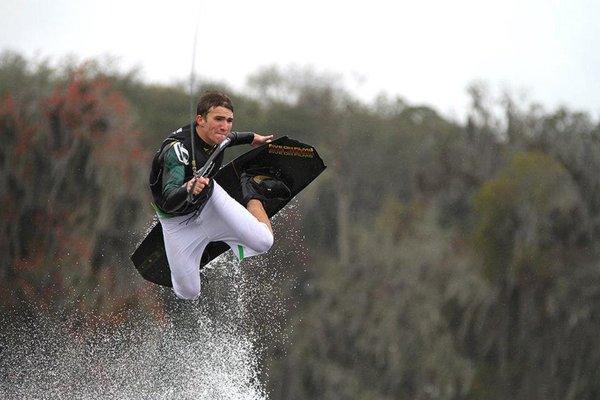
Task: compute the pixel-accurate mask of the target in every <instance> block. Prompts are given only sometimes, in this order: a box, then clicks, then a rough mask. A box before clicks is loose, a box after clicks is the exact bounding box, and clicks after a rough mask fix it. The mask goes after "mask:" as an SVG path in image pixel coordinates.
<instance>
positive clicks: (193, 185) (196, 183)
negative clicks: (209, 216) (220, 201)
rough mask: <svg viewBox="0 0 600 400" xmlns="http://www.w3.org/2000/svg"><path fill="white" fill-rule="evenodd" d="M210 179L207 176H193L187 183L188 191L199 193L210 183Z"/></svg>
mask: <svg viewBox="0 0 600 400" xmlns="http://www.w3.org/2000/svg"><path fill="white" fill-rule="evenodd" d="M208 182H209V179H208V178H205V177H203V176H202V177H199V178H192V179H190V180H189V181H188V183H187V185H186V186H187V187H186V189H187V191H188V193H192V194H193V195H194V196H196V195H199V194H200V192H202V190H203V189H204V188H205V187H206V186H207V185H208Z"/></svg>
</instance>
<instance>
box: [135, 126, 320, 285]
mask: <svg viewBox="0 0 600 400" xmlns="http://www.w3.org/2000/svg"><path fill="white" fill-rule="evenodd" d="M325 168H326V166H325V164H324V163H323V160H322V159H321V157H319V155H318V154H317V150H316V149H315V148H314V147H312V146H310V145H308V144H305V143H302V142H299V141H297V140H294V139H291V138H289V137H287V136H283V137H280V138H278V139H276V140H274V141H272V142H271V143H267V144H264V145H262V146H260V147H257V148H255V149H252V150H250V151H248V152H247V153H244V154H242V155H240V156H239V157H237V158H235V159H234V160H233V161H231V162H229V163H228V164H226V165H225V166H224V167H223V168H221V169H220V170H219V171H218V172H217V174H216V175H215V177H214V179H215V180H216V181H217V182H218V183H219V185H221V187H223V189H225V191H227V193H229V195H230V196H231V197H233V198H234V199H235V200H236V201H237V202H238V203H240V204H242V205H243V203H242V188H241V186H240V176H241V174H242V173H243V172H244V171H246V170H261V169H270V170H275V171H278V172H279V174H280V176H281V178H282V179H283V180H284V182H285V183H286V185H287V186H288V187H289V189H290V191H291V196H290V198H288V199H286V200H270V201H268V202H266V204H265V205H264V206H265V211H266V212H267V215H268V216H269V218H271V217H273V216H274V215H275V214H277V213H278V212H279V211H280V210H281V209H282V208H284V207H285V206H286V204H288V203H289V202H290V200H291V199H293V198H294V197H295V196H296V195H297V194H298V193H300V192H301V191H302V190H303V189H304V188H306V187H307V186H308V185H309V184H310V183H311V182H312V181H313V180H315V179H316V178H317V177H318V176H319V175H320V174H321V172H323V171H324V170H325ZM227 250H229V246H228V245H227V244H225V243H224V242H210V243H209V244H208V246H207V247H206V249H205V250H204V253H203V254H202V259H201V261H200V265H199V266H198V267H199V268H202V267H203V266H204V265H206V264H208V263H209V262H211V261H212V260H214V259H215V258H217V257H218V256H220V255H221V254H223V253H224V252H226V251H227ZM131 261H132V262H133V265H134V266H135V268H136V269H137V270H138V272H139V273H140V274H141V275H142V277H143V278H144V279H146V280H148V281H150V282H152V283H156V284H158V285H162V286H168V287H172V286H173V284H172V282H171V270H170V269H169V263H168V261H167V254H166V252H165V245H164V241H163V234H162V226H161V224H160V221H158V220H157V219H156V220H155V221H154V223H153V225H152V227H151V229H150V231H149V232H148V234H147V235H146V237H145V238H144V239H143V240H142V242H141V243H140V244H139V245H138V246H137V248H136V249H135V251H134V252H133V254H132V255H131Z"/></svg>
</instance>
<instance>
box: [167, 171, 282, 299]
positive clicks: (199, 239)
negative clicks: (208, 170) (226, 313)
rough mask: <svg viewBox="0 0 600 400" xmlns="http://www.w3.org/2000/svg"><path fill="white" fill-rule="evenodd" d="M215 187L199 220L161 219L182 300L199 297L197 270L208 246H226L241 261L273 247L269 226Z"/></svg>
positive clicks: (170, 263)
mask: <svg viewBox="0 0 600 400" xmlns="http://www.w3.org/2000/svg"><path fill="white" fill-rule="evenodd" d="M214 184H215V188H214V190H213V193H212V196H211V197H210V199H209V200H208V202H207V203H206V205H205V206H204V209H203V210H202V212H201V213H200V214H199V215H198V216H196V217H194V218H192V219H190V216H189V215H183V216H178V217H173V218H160V223H161V224H162V228H163V237H164V241H165V249H166V252H167V259H168V260H169V267H170V268H171V280H172V282H173V291H174V292H175V294H176V295H177V297H179V298H182V299H189V300H193V299H197V298H198V297H199V296H200V273H199V270H198V266H199V265H200V258H201V257H202V253H203V252H204V249H205V248H206V246H207V245H208V243H210V242H217V241H222V242H225V243H227V244H228V245H229V247H230V248H231V249H232V250H233V252H234V254H235V255H236V256H237V257H238V258H239V259H243V258H244V257H249V256H253V255H256V254H260V253H264V252H266V251H268V250H269V249H270V248H271V246H272V245H273V234H272V233H271V231H270V230H269V228H268V227H267V225H265V224H264V223H262V222H259V221H258V220H257V219H256V218H255V217H254V216H253V215H252V214H250V212H249V211H248V210H246V209H245V208H244V207H243V206H242V205H241V204H239V203H238V202H237V201H235V200H234V199H233V198H232V197H231V196H229V195H228V194H227V192H225V190H224V189H223V188H222V187H221V186H219V184H217V182H215V183H214ZM188 220H189V221H188Z"/></svg>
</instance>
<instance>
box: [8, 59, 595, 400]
mask: <svg viewBox="0 0 600 400" xmlns="http://www.w3.org/2000/svg"><path fill="white" fill-rule="evenodd" d="M207 88H220V89H223V90H225V91H227V92H229V93H230V94H231V95H232V97H233V99H234V104H235V106H236V110H235V116H236V122H235V124H236V128H237V129H239V130H254V131H257V132H265V133H268V132H275V133H280V134H287V135H289V136H291V137H294V138H297V139H299V140H303V141H306V142H308V143H310V144H313V145H315V147H316V148H317V149H318V151H319V153H320V155H321V156H322V157H323V159H324V160H325V162H326V164H328V167H329V168H328V169H327V171H326V172H325V173H324V174H323V175H322V176H321V177H319V179H318V180H317V181H316V182H315V183H314V184H313V185H312V186H311V187H309V189H307V191H306V193H303V194H302V195H301V196H300V199H299V202H298V207H297V208H296V209H295V210H294V211H291V212H292V213H293V218H288V219H286V220H285V225H284V226H282V225H283V224H280V225H279V226H276V229H277V231H276V237H277V238H278V240H277V244H276V249H277V251H274V252H272V253H273V254H270V255H267V256H266V257H265V259H266V265H267V266H268V267H266V268H269V269H270V270H271V271H276V272H277V274H276V275H277V287H278V289H277V290H272V286H273V282H272V281H271V280H270V279H272V278H270V277H268V276H266V275H265V272H264V268H265V267H263V268H253V267H252V262H251V264H250V267H248V268H247V271H246V273H247V274H249V275H250V277H251V279H252V280H253V281H254V282H256V285H257V286H258V287H264V288H265V290H264V292H263V297H261V298H259V299H252V300H251V301H255V302H256V303H257V304H255V305H254V306H255V307H256V309H258V310H259V309H260V307H261V302H262V303H264V302H278V304H281V307H280V311H279V312H278V313H276V315H271V314H268V315H267V314H265V315H261V313H260V312H257V313H255V314H256V315H255V316H254V317H253V321H252V323H253V324H255V328H256V329H258V330H261V329H262V330H263V331H264V330H265V329H267V328H265V324H266V323H269V324H275V325H277V326H279V327H280V331H278V333H277V338H272V337H269V339H268V340H267V339H265V340H264V343H263V347H262V348H263V351H262V354H261V357H262V361H263V364H264V365H265V371H266V373H265V376H264V378H265V380H266V382H267V388H268V391H269V393H270V394H271V396H272V397H273V398H289V399H304V398H355V399H371V398H378V399H387V398H389V399H392V398H394V399H396V398H412V399H504V398H507V397H512V398H516V399H593V398H596V397H598V396H600V383H599V382H600V376H599V373H598V371H599V370H600V368H599V367H600V347H599V346H597V339H596V336H597V332H598V331H599V329H600V319H599V317H600V315H599V310H600V269H599V268H598V265H599V263H598V261H599V260H600V254H599V252H598V249H599V247H598V235H600V218H599V217H600V178H598V174H597V171H598V170H599V168H598V167H600V165H599V164H600V125H599V124H598V121H596V120H594V119H593V118H592V117H591V116H590V115H589V114H587V113H585V112H578V111H573V110H569V109H567V108H564V107H563V108H558V109H556V110H550V111H549V110H546V109H544V108H543V107H541V106H539V105H536V104H529V103H524V102H519V101H517V100H515V99H514V98H512V97H511V96H509V95H505V96H504V97H503V98H501V99H500V100H497V99H496V100H494V99H492V98H491V96H490V93H489V91H487V90H486V89H485V86H483V85H481V84H474V85H472V86H471V87H470V88H468V90H469V94H470V98H471V105H470V108H469V111H468V118H467V119H466V122H460V121H456V120H452V119H450V118H448V117H445V116H443V115H441V114H440V113H438V112H437V111H436V110H435V109H433V108H431V107H427V106H422V105H413V104H410V103H409V102H408V101H406V100H405V99H402V98H390V97H386V96H383V95H382V96H380V97H379V98H377V99H376V100H375V101H373V102H371V103H366V102H364V101H362V100H360V99H357V98H356V97H355V96H353V95H351V94H350V93H349V92H348V91H347V90H346V89H345V88H344V87H343V85H342V84H341V83H340V82H339V81H337V80H336V79H335V77H331V76H326V75H319V74H316V73H314V72H311V71H310V70H300V71H286V70H282V69H279V68H276V67H272V68H266V69H263V70H260V71H257V72H255V73H254V74H253V75H252V76H251V77H250V78H249V80H248V87H247V88H246V89H245V91H243V92H241V91H240V92H238V91H234V90H231V89H230V88H227V87H226V86H225V85H222V84H215V83H210V82H203V83H201V84H199V85H198V87H197V88H196V89H197V93H196V95H197V94H199V93H200V92H201V91H203V90H205V89H207ZM0 104H1V106H0V131H1V137H2V139H3V145H2V146H1V147H0V165H1V168H0V183H1V185H2V190H1V192H0V202H1V203H0V204H1V207H0V215H2V221H3V224H2V227H1V228H0V258H1V259H2V260H4V262H3V264H2V268H1V269H0V280H1V281H2V284H0V298H1V299H2V306H3V309H4V310H5V312H9V311H8V310H9V309H11V310H15V309H17V310H19V312H24V313H27V312H31V310H30V308H32V307H40V306H41V308H43V309H45V310H46V311H47V312H48V313H52V312H54V311H55V310H57V309H63V310H64V309H65V308H67V309H69V310H71V311H72V312H73V313H75V312H80V311H84V312H85V311H86V310H87V311H94V312H95V313H101V314H103V315H106V318H111V315H115V314H114V313H115V311H119V310H123V309H128V308H134V307H141V305H142V304H144V307H146V306H145V305H146V304H148V302H147V301H141V299H147V298H148V297H149V296H150V297H153V298H155V300H156V303H155V304H156V305H155V306H153V307H150V308H149V309H148V310H147V312H148V313H149V315H153V316H155V317H157V318H158V317H159V314H160V313H161V304H162V303H163V302H165V301H168V300H166V299H165V297H164V296H161V294H160V293H159V294H156V293H157V292H156V291H155V290H152V287H150V286H149V285H147V284H145V283H144V282H143V281H141V280H140V279H139V277H137V276H136V275H135V274H134V272H133V271H132V268H130V266H129V265H128V263H129V261H128V255H129V252H130V251H131V250H132V248H133V246H134V245H135V243H136V241H137V240H139V238H141V236H142V234H143V233H144V231H145V228H146V227H147V224H148V221H149V219H150V218H151V215H152V212H151V209H150V208H149V207H148V204H149V202H150V199H149V193H148V191H147V189H146V187H145V185H146V180H147V173H148V165H149V160H150V158H151V156H152V154H153V152H154V151H155V149H156V148H157V147H158V145H159V143H160V142H161V141H162V139H163V138H164V136H166V134H168V132H170V131H172V130H173V129H175V128H177V127H179V126H181V125H183V124H185V123H187V121H188V120H189V115H188V114H189V94H188V93H187V91H186V89H185V85H184V84H181V85H177V84H173V85H153V84H148V83H145V82H144V81H143V80H142V79H141V78H139V74H137V73H136V72H135V71H133V72H130V73H123V72H119V71H116V70H111V69H110V68H109V67H107V66H105V65H102V63H99V62H97V61H96V62H95V61H91V62H88V63H83V64H72V65H66V66H63V67H51V66H49V63H47V62H38V63H34V62H32V61H29V60H26V59H25V58H23V57H22V56H20V55H18V54H14V53H6V52H5V53H3V54H2V55H1V56H0ZM290 231H295V232H299V233H298V234H297V235H289V234H288V233H287V232H290ZM299 237H302V240H299V239H298V238H299ZM298 242H300V244H299V243H298ZM298 246H301V247H302V250H301V251H298ZM34 305H35V306H34ZM28 310H29V311H28ZM113 323H115V324H118V323H119V321H113ZM265 335H266V334H265ZM265 337H266V336H265Z"/></svg>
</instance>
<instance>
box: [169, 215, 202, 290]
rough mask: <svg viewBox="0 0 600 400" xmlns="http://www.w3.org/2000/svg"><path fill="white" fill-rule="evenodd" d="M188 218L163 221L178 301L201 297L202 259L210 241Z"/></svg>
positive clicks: (198, 225) (200, 227)
mask: <svg viewBox="0 0 600 400" xmlns="http://www.w3.org/2000/svg"><path fill="white" fill-rule="evenodd" d="M187 218H189V217H188V216H182V217H174V218H166V219H161V224H162V227H163V237H164V241H165V250H166V252H167V259H168V260H169V267H170V268H171V281H172V282H173V291H174V292H175V294H176V295H177V297H179V298H181V299H186V300H195V299H197V298H198V297H199V296H200V288H201V284H200V273H199V271H198V266H199V265H200V257H201V256H202V252H203V251H204V249H205V248H206V245H207V244H208V237H207V235H206V233H205V231H204V229H203V228H202V226H201V225H200V223H199V222H198V220H197V219H192V220H190V221H187V222H186V220H187Z"/></svg>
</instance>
